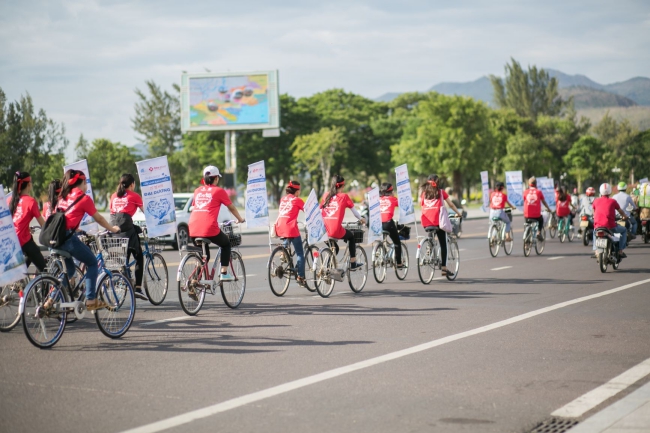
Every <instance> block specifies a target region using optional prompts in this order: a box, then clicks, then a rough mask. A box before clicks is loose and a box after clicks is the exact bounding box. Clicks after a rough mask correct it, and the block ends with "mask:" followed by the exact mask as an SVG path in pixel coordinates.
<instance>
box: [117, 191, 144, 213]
mask: <svg viewBox="0 0 650 433" xmlns="http://www.w3.org/2000/svg"><path fill="white" fill-rule="evenodd" d="M139 207H142V197H140V194H138V193H135V192H133V191H129V190H127V191H126V194H124V195H123V196H122V197H118V196H117V193H116V192H114V193H113V195H112V196H111V215H112V214H116V213H126V214H129V215H131V216H133V215H135V212H136V211H137V210H138V208H139Z"/></svg>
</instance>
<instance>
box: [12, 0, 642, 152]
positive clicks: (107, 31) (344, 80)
mask: <svg viewBox="0 0 650 433" xmlns="http://www.w3.org/2000/svg"><path fill="white" fill-rule="evenodd" d="M648 47H650V2H648V1H644V0H640V1H627V0H618V1H616V2H612V1H601V0H593V1H571V2H567V1H565V0H560V1H557V0H547V1H545V2H539V1H524V0H516V1H499V0H492V1H454V2H442V1H433V0H400V1H394V0H391V1H385V0H376V1H357V0H347V1H319V2H314V1H310V0H301V1H294V0H281V1H272V2H270V1H268V0H266V1H261V0H260V1H245V0H240V1H237V2H233V1H228V2H226V1H203V0H193V1H191V2H187V1H167V0H159V1H119V0H115V1H72V0H70V1H67V0H63V1H62V0H51V1H30V0H21V1H10V0H0V88H2V89H3V91H4V92H5V93H6V94H7V97H8V100H9V101H13V100H16V99H18V98H19V97H20V96H21V95H25V94H26V93H29V94H30V95H31V96H32V98H33V100H34V104H35V106H36V107H38V108H43V109H45V111H46V112H47V115H48V116H49V117H50V118H52V119H53V120H55V121H56V122H59V123H63V124H64V125H65V127H66V130H67V137H68V139H69V140H70V141H71V142H72V143H74V142H76V141H77V140H78V138H79V135H80V134H82V133H83V134H84V136H85V137H86V138H87V139H90V140H92V139H95V138H107V139H110V140H113V141H119V142H121V143H123V144H127V145H133V144H135V143H137V142H138V140H137V137H136V134H135V132H134V131H133V129H132V124H131V118H132V117H133V115H134V108H133V107H134V104H135V102H136V95H135V92H134V91H135V89H136V88H140V89H144V87H145V81H146V80H154V81H155V82H156V83H157V84H159V85H161V86H162V87H163V88H165V89H168V90H171V86H172V84H173V83H179V82H180V76H181V73H182V71H187V72H190V73H200V72H205V71H206V69H207V70H210V71H212V72H222V71H231V72H234V71H258V70H271V69H277V70H279V76H280V91H281V92H282V93H289V94H291V95H293V96H296V97H301V96H309V95H312V94H314V93H317V92H320V91H323V90H326V89H330V88H334V87H336V88H343V89H345V90H347V91H351V92H354V93H358V94H361V95H364V96H366V97H369V98H376V97H378V96H380V95H382V94H384V93H386V92H404V91H415V90H419V91H425V90H428V89H429V88H430V87H431V86H433V85H435V84H437V83H440V82H445V81H452V82H462V81H473V80H475V79H477V78H479V77H481V76H484V75H488V74H495V75H502V74H503V67H504V65H505V63H506V62H508V61H509V59H510V57H513V58H515V59H516V60H517V61H519V62H520V63H522V65H524V66H526V65H536V66H538V67H544V68H551V69H557V70H560V71H562V72H565V73H568V74H584V75H587V76H588V77H590V78H591V79H593V80H595V81H597V82H599V83H601V84H608V83H613V82H618V81H624V80H627V79H629V78H632V77H635V76H650V51H649V50H648Z"/></svg>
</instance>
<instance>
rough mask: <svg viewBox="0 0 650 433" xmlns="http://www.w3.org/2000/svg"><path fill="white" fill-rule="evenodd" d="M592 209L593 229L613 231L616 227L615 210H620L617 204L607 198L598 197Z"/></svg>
mask: <svg viewBox="0 0 650 433" xmlns="http://www.w3.org/2000/svg"><path fill="white" fill-rule="evenodd" d="M592 206H593V207H594V227H595V228H600V227H605V228H608V229H613V228H614V227H616V210H617V209H620V208H621V206H619V204H618V202H617V201H616V200H614V199H613V198H609V197H598V198H597V199H596V200H594V203H593V205H592Z"/></svg>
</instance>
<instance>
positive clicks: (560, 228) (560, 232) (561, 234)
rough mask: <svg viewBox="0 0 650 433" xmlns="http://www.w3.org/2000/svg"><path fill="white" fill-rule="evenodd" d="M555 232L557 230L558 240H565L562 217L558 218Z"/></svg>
mask: <svg viewBox="0 0 650 433" xmlns="http://www.w3.org/2000/svg"><path fill="white" fill-rule="evenodd" d="M557 232H558V236H557V237H558V239H560V242H562V243H564V241H565V240H566V224H565V222H564V218H562V219H561V220H560V222H559V223H558V225H557Z"/></svg>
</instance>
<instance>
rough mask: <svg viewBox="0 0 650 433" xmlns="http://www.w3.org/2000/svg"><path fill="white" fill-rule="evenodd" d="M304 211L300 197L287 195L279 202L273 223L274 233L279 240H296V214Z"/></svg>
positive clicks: (298, 233) (297, 231) (298, 231)
mask: <svg viewBox="0 0 650 433" xmlns="http://www.w3.org/2000/svg"><path fill="white" fill-rule="evenodd" d="M304 210H305V202H304V201H302V199H301V198H300V197H296V196H295V195H293V194H287V195H285V196H284V197H282V200H280V206H279V207H278V219H277V220H276V221H275V233H276V234H277V235H278V236H279V237H281V238H297V237H299V236H300V230H298V214H299V213H300V211H304Z"/></svg>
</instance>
